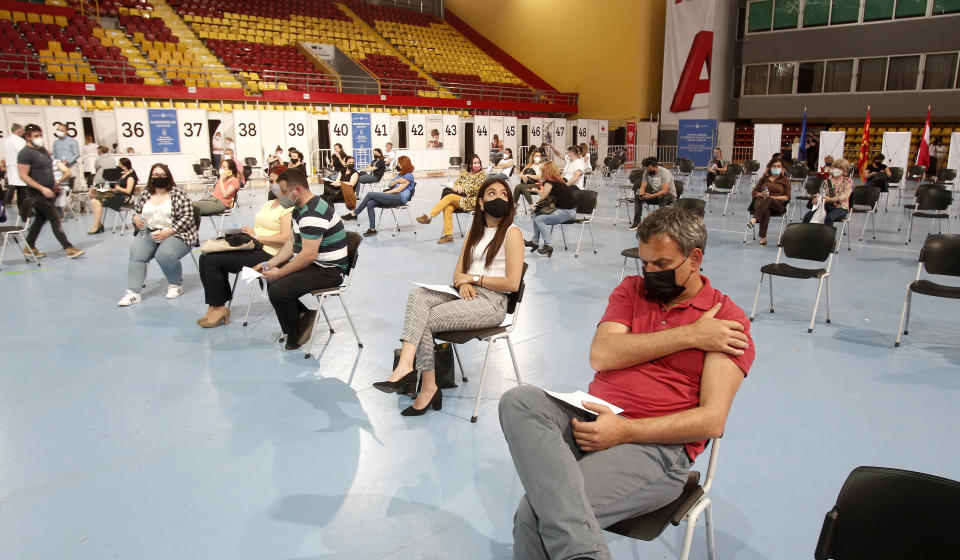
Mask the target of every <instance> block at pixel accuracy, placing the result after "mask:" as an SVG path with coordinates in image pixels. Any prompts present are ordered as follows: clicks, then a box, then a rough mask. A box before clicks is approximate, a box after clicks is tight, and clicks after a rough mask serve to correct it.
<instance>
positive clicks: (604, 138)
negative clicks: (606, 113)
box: [597, 121, 610, 165]
mask: <svg viewBox="0 0 960 560" xmlns="http://www.w3.org/2000/svg"><path fill="white" fill-rule="evenodd" d="M597 126H598V127H599V130H598V134H597V153H598V157H597V159H598V160H599V163H603V159H604V158H606V157H607V146H608V145H609V138H610V122H609V121H597ZM599 163H598V165H599Z"/></svg>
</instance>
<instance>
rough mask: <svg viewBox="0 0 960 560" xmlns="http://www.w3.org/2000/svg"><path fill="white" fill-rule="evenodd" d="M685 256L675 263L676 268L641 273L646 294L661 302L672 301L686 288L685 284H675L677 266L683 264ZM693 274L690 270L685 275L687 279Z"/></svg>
mask: <svg viewBox="0 0 960 560" xmlns="http://www.w3.org/2000/svg"><path fill="white" fill-rule="evenodd" d="M687 258H689V257H686V258H684V259H683V262H681V263H680V264H678V265H677V267H676V268H672V269H670V270H658V271H657V272H644V273H643V289H644V291H646V293H647V296H649V297H651V298H653V299H655V300H657V301H659V302H660V303H662V304H667V303H670V302H671V301H673V299H674V298H676V297H677V296H679V295H680V294H682V293H683V291H684V290H686V289H687V288H686V287H685V286H680V285H677V274H676V272H677V268H680V267H681V266H683V263H685V262H687ZM692 275H693V271H690V275H688V276H687V280H689V279H690V276H692ZM687 280H684V281H683V283H684V284H686V283H687Z"/></svg>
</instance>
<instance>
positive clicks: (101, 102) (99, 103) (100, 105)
mask: <svg viewBox="0 0 960 560" xmlns="http://www.w3.org/2000/svg"><path fill="white" fill-rule="evenodd" d="M95 105H96V107H97V109H98V110H101V111H106V110H107V109H111V107H110V105H109V104H108V103H107V102H106V101H104V100H103V99H97V100H96V102H95Z"/></svg>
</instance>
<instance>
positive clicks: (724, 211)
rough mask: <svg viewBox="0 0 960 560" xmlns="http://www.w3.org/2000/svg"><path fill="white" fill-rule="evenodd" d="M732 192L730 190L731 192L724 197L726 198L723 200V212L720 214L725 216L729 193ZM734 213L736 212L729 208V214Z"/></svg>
mask: <svg viewBox="0 0 960 560" xmlns="http://www.w3.org/2000/svg"><path fill="white" fill-rule="evenodd" d="M732 194H733V193H732V192H731V193H729V194H727V196H725V197H724V198H725V199H726V200H725V201H724V203H723V214H722V215H723V216H726V215H727V205H728V204H730V195H732ZM735 213H736V212H734V211H733V208H731V209H730V215H731V216H733V215H734V214H735Z"/></svg>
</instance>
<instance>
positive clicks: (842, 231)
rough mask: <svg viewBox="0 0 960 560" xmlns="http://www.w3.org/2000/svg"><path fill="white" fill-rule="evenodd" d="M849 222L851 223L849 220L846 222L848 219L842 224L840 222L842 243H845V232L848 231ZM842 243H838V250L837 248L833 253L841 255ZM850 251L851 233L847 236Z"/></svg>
mask: <svg viewBox="0 0 960 560" xmlns="http://www.w3.org/2000/svg"><path fill="white" fill-rule="evenodd" d="M848 221H849V220H846V219H845V220H843V221H842V222H840V243H843V234H844V232H846V231H847V222H848ZM840 243H837V246H836V248H835V249H834V251H833V252H834V254H838V255H839V254H840ZM849 250H850V235H849V233H848V234H847V251H849Z"/></svg>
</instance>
